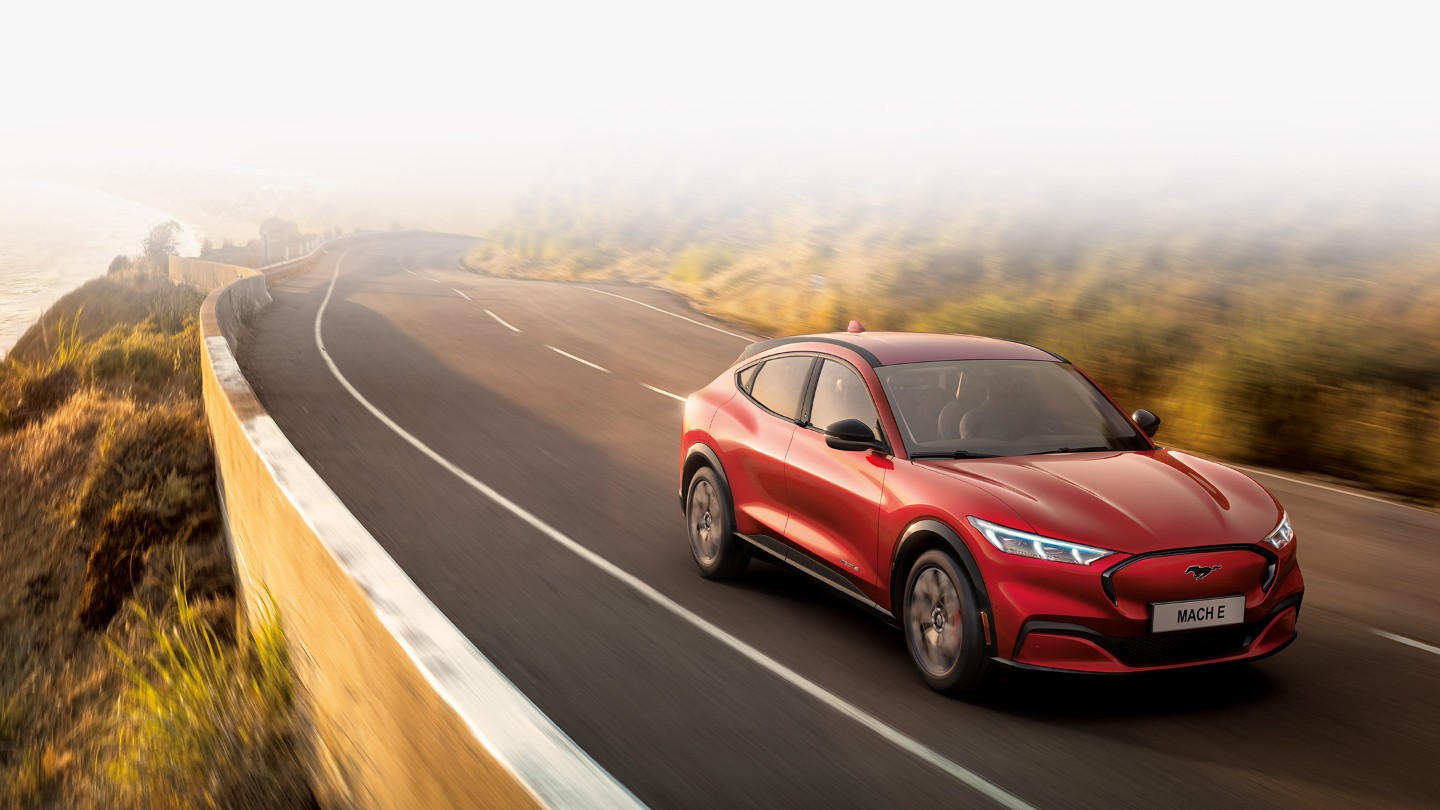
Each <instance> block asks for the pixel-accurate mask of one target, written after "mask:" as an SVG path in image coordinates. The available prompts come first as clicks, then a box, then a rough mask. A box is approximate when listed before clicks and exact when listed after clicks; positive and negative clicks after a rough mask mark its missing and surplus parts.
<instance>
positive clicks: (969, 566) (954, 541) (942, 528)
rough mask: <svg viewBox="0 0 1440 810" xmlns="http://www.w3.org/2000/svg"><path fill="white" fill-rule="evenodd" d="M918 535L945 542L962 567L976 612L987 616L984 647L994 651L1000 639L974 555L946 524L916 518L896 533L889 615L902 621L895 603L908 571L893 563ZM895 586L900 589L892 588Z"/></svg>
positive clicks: (988, 596)
mask: <svg viewBox="0 0 1440 810" xmlns="http://www.w3.org/2000/svg"><path fill="white" fill-rule="evenodd" d="M921 535H934V536H936V537H939V538H940V539H942V540H944V541H945V545H947V546H949V548H950V550H951V551H953V552H954V553H955V557H956V559H958V560H959V561H960V565H961V566H963V567H964V569H965V574H966V576H968V577H970V584H971V586H973V587H974V588H975V599H976V601H978V602H979V603H980V610H981V611H982V612H983V613H985V615H986V616H988V617H989V624H990V627H989V635H990V641H989V642H988V643H987V644H986V645H985V647H986V650H987V651H989V650H993V649H994V648H995V640H996V639H998V638H999V637H1000V635H999V632H998V631H997V630H996V628H995V611H993V610H991V609H990V592H989V591H988V590H986V588H985V578H984V577H983V576H981V574H980V565H979V563H977V562H976V561H975V555H974V554H972V553H971V552H970V547H969V546H968V545H966V544H965V540H964V538H962V537H961V536H960V533H959V532H957V531H955V530H954V529H952V528H950V526H949V524H947V523H945V522H944V521H942V520H940V519H938V518H920V519H918V520H914V521H911V522H910V524H909V525H907V526H906V527H905V530H904V531H902V532H901V533H900V539H899V540H897V541H896V542H895V551H894V552H892V553H891V555H890V582H891V588H890V609H891V610H890V612H891V613H893V614H894V615H895V617H896V618H897V619H898V620H902V621H903V616H902V615H901V614H902V611H900V610H897V609H896V608H897V607H898V605H897V604H896V603H897V601H898V600H899V599H901V598H903V596H904V594H903V591H904V584H905V578H906V577H907V576H909V572H903V573H902V572H900V571H897V570H896V563H897V562H899V561H900V558H901V557H902V556H904V554H905V551H906V549H908V548H910V546H911V545H912V544H914V543H916V542H919V540H918V538H919V537H920V536H921ZM896 584H898V585H899V586H900V587H899V588H896V587H895V585H896Z"/></svg>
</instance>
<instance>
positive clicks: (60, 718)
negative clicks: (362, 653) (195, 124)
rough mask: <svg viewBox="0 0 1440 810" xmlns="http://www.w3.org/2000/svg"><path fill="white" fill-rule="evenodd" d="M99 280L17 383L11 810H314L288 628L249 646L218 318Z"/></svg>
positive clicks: (3, 462)
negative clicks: (212, 416)
mask: <svg viewBox="0 0 1440 810" xmlns="http://www.w3.org/2000/svg"><path fill="white" fill-rule="evenodd" d="M101 281H103V282H104V283H96V282H91V283H90V284H87V285H85V287H82V288H81V289H80V290H77V291H76V292H75V293H72V294H70V295H68V296H66V297H65V298H64V299H62V300H61V304H63V306H60V305H57V309H59V310H60V311H59V312H56V311H52V312H51V313H49V314H47V316H46V319H45V321H44V323H45V324H47V326H46V332H45V334H44V335H40V331H39V330H32V333H33V334H34V335H37V336H40V337H36V338H35V339H32V340H31V341H30V342H29V343H28V344H26V345H27V346H28V348H26V349H25V350H23V351H22V350H20V347H18V346H17V350H16V351H15V352H12V354H11V358H10V360H9V361H7V362H6V363H5V364H3V365H0V481H3V482H4V484H5V485H4V486H0V807H11V806H14V807H74V806H82V807H115V806H124V807H141V806H143V807H153V806H181V805H183V806H211V807H285V806H296V805H307V804H309V803H310V802H311V801H312V800H311V799H310V797H309V792H308V789H307V788H306V787H305V775H306V773H308V762H309V758H308V754H307V752H306V749H305V746H304V741H305V739H306V737H305V736H304V734H302V733H301V730H302V728H303V725H302V724H301V723H300V720H299V719H298V717H297V716H296V715H295V711H294V701H293V700H291V696H290V693H291V688H292V687H291V685H290V684H289V680H288V678H289V676H288V669H287V667H286V660H285V654H284V646H283V636H282V635H281V633H280V629H279V623H278V617H271V618H270V620H268V622H262V623H261V624H260V625H259V629H258V630H257V633H258V635H256V636H247V638H245V639H244V641H243V643H238V642H237V639H236V636H237V632H236V605H235V594H234V578H233V572H232V569H231V565H230V561H229V559H228V555H227V549H226V547H225V544H224V540H223V537H222V536H221V532H220V530H219V525H218V520H217V515H218V509H217V504H216V496H215V487H214V477H213V475H214V474H213V462H212V459H211V455H210V448H209V439H208V435H207V431H206V427H205V421H204V414H203V411H202V409H201V406H200V402H199V373H198V372H199V353H198V341H199V339H198V335H197V334H196V323H195V312H196V310H197V309H198V303H199V300H200V299H199V298H198V296H197V295H196V294H195V293H194V292H193V291H190V290H185V289H183V288H179V287H175V286H173V285H170V284H169V283H168V282H164V281H163V280H159V279H154V278H148V277H124V276H120V277H117V276H113V275H112V276H109V277H107V278H106V279H102V280H101ZM182 306H189V307H190V310H189V311H188V312H181V311H180V310H179V308H180V307H182ZM97 313H101V314H106V317H110V318H113V320H111V321H107V320H106V319H105V317H99V316H97ZM52 327H53V328H52ZM37 341H38V342H37ZM35 346H41V347H42V348H43V347H47V346H48V349H47V350H43V351H38V350H36V349H35V348H34V347H35ZM180 683H184V684H187V685H188V686H187V687H186V688H185V689H179V688H177V686H176V685H177V684H180ZM187 717H188V718H189V725H188V726H186V725H183V724H182V723H181V721H182V720H183V719H185V718H187ZM167 735H170V736H167Z"/></svg>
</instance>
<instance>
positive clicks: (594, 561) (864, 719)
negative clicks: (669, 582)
mask: <svg viewBox="0 0 1440 810" xmlns="http://www.w3.org/2000/svg"><path fill="white" fill-rule="evenodd" d="M343 257H344V254H341V257H340V258H343ZM340 258H337V259H336V261H335V274H334V275H333V276H332V277H331V278H330V289H329V291H327V292H326V293H325V300H324V301H322V302H321V303H320V311H319V312H318V313H316V315H315V343H316V345H318V346H319V347H320V352H321V354H322V356H323V357H324V358H325V364H326V365H327V366H329V367H330V373H331V374H333V375H335V379H337V380H339V381H340V385H342V386H343V387H344V388H345V390H346V391H348V392H350V396H352V397H354V398H355V401H356V402H359V403H360V404H361V405H362V406H364V408H365V410H367V411H369V412H370V413H371V415H373V416H374V417H375V418H376V419H379V420H380V421H381V423H383V424H384V425H385V426H386V427H388V428H390V429H391V430H392V431H394V432H395V435H397V436H399V437H400V438H402V439H404V440H405V441H406V442H408V443H409V444H410V446H412V447H414V448H415V449H416V450H419V451H420V452H421V453H424V454H425V455H426V456H428V457H429V458H430V460H431V461H434V462H435V463H436V464H439V465H440V466H441V467H444V468H445V469H446V470H448V471H449V472H450V473H451V474H452V475H454V476H455V477H456V478H459V479H460V480H461V481H464V482H465V483H466V484H468V485H469V486H470V488H471V489H474V490H475V491H476V492H479V493H480V494H481V495H484V496H485V497H487V498H489V499H490V500H492V501H494V502H495V503H497V504H499V505H500V506H501V507H502V508H504V509H505V510H506V511H508V512H510V513H511V514H512V515H514V516H515V517H517V518H519V519H520V520H522V521H524V522H525V523H527V524H529V525H530V526H531V527H532V528H534V529H535V530H536V531H538V532H540V533H541V534H543V535H545V536H546V537H548V538H550V539H551V540H554V541H555V542H556V543H559V544H560V545H561V546H564V547H565V548H567V549H569V550H570V551H572V552H574V553H575V554H576V555H577V556H579V557H580V558H581V559H583V560H585V561H586V562H588V563H590V564H591V565H593V566H595V567H596V568H599V569H600V570H601V571H603V572H605V573H606V574H609V575H610V576H612V577H614V578H615V579H617V580H619V581H620V582H621V583H623V584H624V585H626V586H628V587H629V588H630V589H631V590H633V591H635V592H636V593H638V594H640V595H641V596H643V597H645V598H646V599H649V600H650V601H652V602H654V603H655V604H656V605H659V606H660V607H662V608H664V609H665V610H668V611H670V612H671V613H673V614H674V615H675V616H677V617H679V618H680V619H683V620H684V621H686V622H688V623H689V624H690V625H691V626H693V627H695V628H696V629H697V630H699V631H701V632H703V633H705V634H707V635H709V636H710V637H711V638H714V639H715V640H716V641H719V642H720V643H722V644H724V645H725V646H727V647H729V648H730V649H732V650H734V651H735V652H737V653H739V654H740V655H742V656H744V657H745V658H747V659H749V660H750V661H751V662H752V663H754V664H756V665H758V666H759V667H761V668H762V669H764V670H766V671H768V672H770V673H771V674H773V675H775V676H776V677H778V678H780V679H781V680H783V681H785V682H786V683H788V684H790V685H791V686H793V687H794V688H795V689H797V690H799V691H801V692H804V693H805V694H807V695H809V696H810V697H812V698H814V699H815V700H816V701H818V702H820V703H822V704H824V705H825V706H827V707H829V708H830V709H833V710H834V711H836V712H838V713H839V714H842V715H844V716H845V717H848V718H850V719H851V720H853V721H855V722H856V723H858V724H859V725H861V726H863V727H865V728H866V729H869V730H870V731H871V732H873V733H874V734H875V735H876V736H878V737H880V738H881V739H883V740H885V741H886V742H889V743H891V744H892V745H894V746H895V747H897V748H899V749H900V750H902V751H904V752H906V753H908V754H910V755H911V756H914V757H915V758H916V759H919V760H920V761H922V762H924V763H926V764H928V765H931V766H932V767H934V768H935V769H937V770H939V771H941V772H942V773H944V774H946V775H947V776H950V777H952V778H954V779H955V780H957V781H959V782H961V783H963V784H965V785H967V786H969V787H970V788H971V789H973V790H974V791H976V792H977V793H980V794H982V795H984V796H985V797H987V798H989V799H991V800H992V801H994V802H995V803H996V804H999V805H1000V806H1002V807H1007V808H1011V810H1034V808H1033V807H1032V806H1031V805H1029V804H1027V803H1026V802H1024V801H1023V800H1021V799H1020V798H1019V797H1018V796H1015V795H1014V794H1012V793H1010V792H1008V791H1006V790H1005V789H1004V788H1002V787H1000V786H999V785H996V784H994V783H993V782H990V781H989V780H987V779H986V778H985V777H983V776H981V775H980V774H978V773H975V772H974V771H972V770H970V769H969V768H966V767H965V766H964V765H961V764H959V763H958V762H954V761H952V760H950V759H947V758H946V757H945V756H944V755H942V754H941V753H940V752H938V751H936V750H935V749H933V748H930V747H929V746H927V745H925V744H924V743H922V742H920V741H919V740H915V739H911V738H910V737H908V736H906V735H905V733H904V732H902V731H900V730H899V729H897V728H895V727H894V726H891V725H889V724H888V723H886V722H885V721H883V720H881V719H880V718H878V717H876V716H875V715H873V714H870V713H869V712H867V711H865V710H864V709H861V708H860V707H858V706H856V705H854V704H852V703H850V702H848V701H846V700H845V699H844V698H842V697H840V696H839V695H837V694H835V693H834V692H831V691H830V690H828V689H826V688H825V687H823V686H820V685H819V684H817V683H815V682H814V681H811V680H810V679H808V678H806V677H805V676H804V675H801V674H800V673H798V672H796V671H795V670H793V669H790V668H789V667H787V666H785V665H784V664H782V663H780V662H779V661H776V660H775V659H773V658H771V657H770V656H768V655H766V654H765V653H763V652H760V651H759V650H757V649H755V648H754V647H752V646H750V645H749V644H747V643H746V642H744V641H741V640H740V639H739V638H737V637H735V636H733V635H731V634H730V633H728V632H727V631H725V630H723V629H721V628H720V627H719V626H718V625H715V624H712V623H711V622H709V621H707V620H706V619H704V618H702V617H701V616H700V615H699V614H697V613H694V612H692V611H691V610H690V609H689V608H687V607H685V606H684V605H681V604H680V603H679V602H676V601H675V600H674V599H671V598H670V597H668V596H666V595H665V594H663V593H661V592H660V591H658V590H656V589H655V588H654V587H652V586H650V585H649V584H647V583H646V582H645V581H644V580H642V579H640V578H639V577H636V576H635V575H633V574H631V573H629V572H628V571H626V570H625V569H623V568H621V567H619V566H618V565H615V564H614V563H612V562H610V561H609V560H607V559H605V558H604V557H602V556H600V555H599V554H596V553H595V552H593V551H591V550H590V549H588V548H586V547H585V546H583V545H581V544H580V543H579V542H577V541H576V540H573V539H571V538H570V537H569V536H567V535H565V534H564V533H562V532H561V531H560V530H559V529H556V528H555V527H554V526H551V525H550V524H549V523H546V522H545V521H543V520H541V519H540V518H538V517H536V516H535V515H534V514H532V513H531V512H530V511H528V510H526V509H525V507H523V506H521V505H520V504H518V503H515V502H514V501H512V500H510V499H509V498H507V497H505V496H504V495H501V494H500V493H499V492H497V491H496V490H494V489H491V488H490V486H489V485H487V484H486V483H485V482H483V481H481V480H480V479H478V478H476V477H475V476H473V475H471V474H470V473H468V472H465V470H463V469H461V468H460V467H459V466H457V465H456V464H455V463H454V462H452V461H450V460H449V459H447V458H445V457H444V456H442V455H440V454H439V453H437V452H435V451H434V450H432V449H430V446H429V445H427V444H425V443H424V442H422V441H420V440H419V439H417V438H415V437H414V436H412V435H411V434H410V433H409V432H407V431H406V430H405V429H404V428H402V427H400V425H398V424H396V422H395V420H393V419H391V418H390V417H389V416H386V415H385V413H384V411H381V410H380V409H379V408H377V407H375V406H374V405H373V404H371V402H370V400H368V399H366V398H365V397H364V396H362V395H361V394H360V392H359V391H358V390H356V389H355V386H353V385H351V384H350V381H349V380H347V379H345V375H343V374H341V373H340V369H339V367H337V366H336V365H335V362H334V361H333V360H331V359H330V355H328V354H325V347H324V345H323V344H322V343H321V342H320V318H321V316H323V315H324V314H325V305H326V304H328V303H330V293H331V292H333V291H334V290H335V282H336V281H337V280H338V279H339V278H340ZM557 351H558V350H557Z"/></svg>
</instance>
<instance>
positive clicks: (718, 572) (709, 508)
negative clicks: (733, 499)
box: [685, 467, 750, 579]
mask: <svg viewBox="0 0 1440 810" xmlns="http://www.w3.org/2000/svg"><path fill="white" fill-rule="evenodd" d="M730 515H731V512H730V493H728V492H726V491H725V486H724V485H723V484H721V483H720V478H719V476H717V475H715V471H714V470H712V469H710V468H709V467H702V468H701V469H700V470H699V471H698V472H696V473H695V477H694V478H691V479H690V491H689V492H688V493H686V495H685V523H686V526H687V527H688V529H689V532H690V551H691V552H692V553H693V554H694V555H695V565H696V567H698V568H699V569H700V576H702V577H705V578H706V579H728V578H730V577H734V576H738V575H739V574H740V573H741V572H742V571H744V570H745V566H746V564H747V563H749V562H750V546H749V544H748V543H746V542H745V541H744V540H741V539H740V538H738V537H736V536H735V526H734V524H733V523H732V522H731V518H730Z"/></svg>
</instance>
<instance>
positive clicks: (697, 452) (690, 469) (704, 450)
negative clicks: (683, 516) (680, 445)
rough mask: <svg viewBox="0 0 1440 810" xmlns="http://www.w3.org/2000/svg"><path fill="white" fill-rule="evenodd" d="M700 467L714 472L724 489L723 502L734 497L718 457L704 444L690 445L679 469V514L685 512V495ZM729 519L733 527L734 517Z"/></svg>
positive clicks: (732, 508) (732, 506)
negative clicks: (683, 464) (683, 462)
mask: <svg viewBox="0 0 1440 810" xmlns="http://www.w3.org/2000/svg"><path fill="white" fill-rule="evenodd" d="M701 467H709V468H711V469H712V470H714V471H715V477H716V478H719V479H720V485H721V486H723V487H725V495H726V497H725V500H726V502H727V503H731V499H732V498H733V497H734V496H733V495H732V494H731V490H730V479H729V478H726V477H725V467H724V465H722V464H721V463H720V456H719V455H717V454H716V453H715V451H714V450H713V449H711V448H710V445H708V444H705V443H704V442H696V443H694V444H692V445H690V448H689V449H688V450H686V451H685V466H683V467H682V468H681V469H680V511H681V512H684V511H685V493H686V492H687V491H689V489H690V480H691V479H693V478H694V477H695V473H697V472H699V471H700V468H701ZM731 510H732V512H733V510H734V505H733V503H732V504H731ZM730 519H731V525H732V526H733V525H734V519H735V516H734V515H733V514H732V515H731V516H730Z"/></svg>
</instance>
